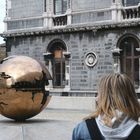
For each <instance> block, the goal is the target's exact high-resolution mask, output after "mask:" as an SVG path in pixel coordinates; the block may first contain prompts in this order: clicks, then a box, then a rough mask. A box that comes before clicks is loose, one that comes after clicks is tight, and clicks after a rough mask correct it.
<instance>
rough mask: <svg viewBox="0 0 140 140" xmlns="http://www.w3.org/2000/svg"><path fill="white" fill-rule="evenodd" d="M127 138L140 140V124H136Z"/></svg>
mask: <svg viewBox="0 0 140 140" xmlns="http://www.w3.org/2000/svg"><path fill="white" fill-rule="evenodd" d="M127 140H140V125H138V124H137V125H136V126H135V127H134V129H133V131H132V132H131V134H130V135H129V137H128V138H127Z"/></svg>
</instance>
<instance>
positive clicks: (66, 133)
mask: <svg viewBox="0 0 140 140" xmlns="http://www.w3.org/2000/svg"><path fill="white" fill-rule="evenodd" d="M88 114H89V112H88V111H82V110H61V109H60V110H57V109H56V110H55V109H45V110H43V111H42V112H41V113H40V114H38V115H37V116H35V117H33V118H31V119H29V120H27V121H25V122H15V121H14V120H11V119H8V118H5V117H3V116H1V115H0V140H71V135H72V130H73V128H74V127H75V125H76V124H77V123H78V122H80V121H81V120H82V118H84V117H86V116H87V115H88Z"/></svg>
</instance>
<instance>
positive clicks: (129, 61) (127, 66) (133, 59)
mask: <svg viewBox="0 0 140 140" xmlns="http://www.w3.org/2000/svg"><path fill="white" fill-rule="evenodd" d="M119 47H120V49H121V53H120V70H121V72H122V73H126V74H127V75H128V76H129V77H130V78H131V79H132V81H133V82H134V84H135V86H136V87H138V86H139V79H140V74H139V64H140V62H139V58H140V48H139V43H138V41H137V40H136V39H135V38H134V37H131V36H130V37H125V38H124V39H122V41H121V42H120V46H119Z"/></svg>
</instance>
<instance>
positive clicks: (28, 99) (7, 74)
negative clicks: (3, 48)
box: [0, 56, 51, 121]
mask: <svg viewBox="0 0 140 140" xmlns="http://www.w3.org/2000/svg"><path fill="white" fill-rule="evenodd" d="M48 80H51V76H50V73H49V72H48V70H47V68H46V67H45V66H44V65H43V64H41V63H39V62H38V61H36V60H35V59H33V58H31V57H27V56H10V57H7V58H5V59H3V60H2V61H1V64H0V113H1V115H3V116H5V117H7V118H11V119H14V120H16V121H23V120H26V119H28V118H31V117H33V116H35V115H37V114H38V113H40V112H41V111H42V110H43V109H44V108H45V107H46V106H47V104H48V103H49V101H50V96H49V91H46V90H45V86H47V85H48V84H49V83H48Z"/></svg>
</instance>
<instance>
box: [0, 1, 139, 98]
mask: <svg viewBox="0 0 140 140" xmlns="http://www.w3.org/2000/svg"><path fill="white" fill-rule="evenodd" d="M4 22H5V31H4V33H3V34H2V35H1V36H2V37H3V38H4V39H5V41H6V46H7V50H6V51H7V55H8V56H10V55H27V56H30V57H33V58H35V59H37V60H39V61H41V62H43V63H44V64H45V65H46V67H47V68H48V69H49V71H50V73H51V74H52V77H53V80H52V81H50V85H49V87H47V88H49V90H50V92H51V93H52V94H58V95H70V96H93V95H94V94H95V93H96V92H97V86H98V81H99V79H100V77H101V76H103V75H105V74H108V73H114V72H122V73H126V74H127V75H129V77H130V78H131V79H132V81H133V82H134V84H135V88H136V91H137V92H138V93H139V92H140V89H139V87H140V82H139V79H140V70H139V69H140V41H139V40H140V28H139V26H140V3H139V0H104V1H102V0H39V1H38V0H20V1H19V0H6V17H5V19H4Z"/></svg>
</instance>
